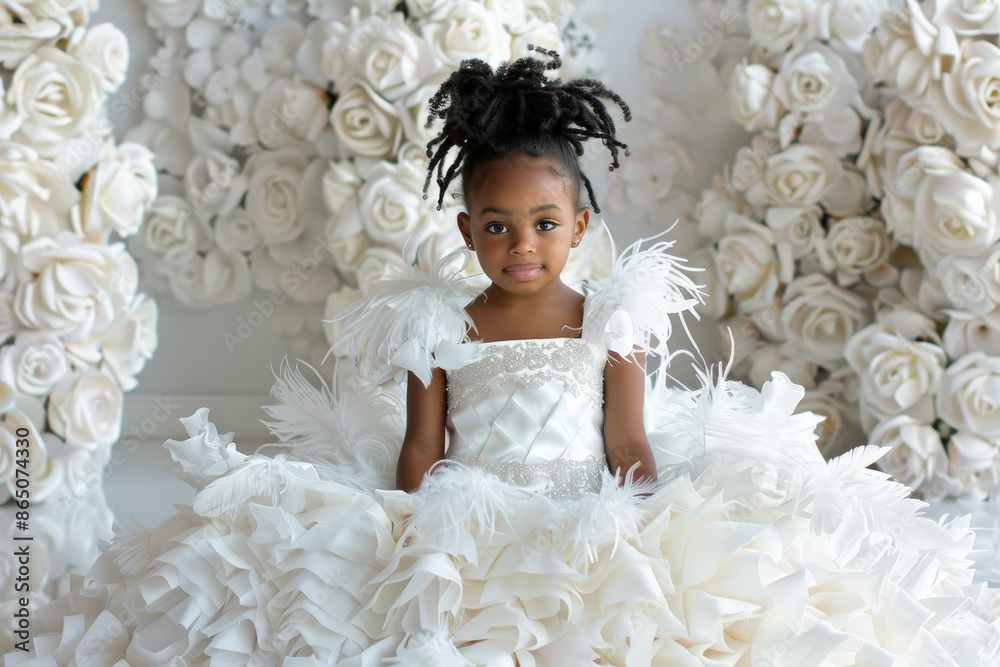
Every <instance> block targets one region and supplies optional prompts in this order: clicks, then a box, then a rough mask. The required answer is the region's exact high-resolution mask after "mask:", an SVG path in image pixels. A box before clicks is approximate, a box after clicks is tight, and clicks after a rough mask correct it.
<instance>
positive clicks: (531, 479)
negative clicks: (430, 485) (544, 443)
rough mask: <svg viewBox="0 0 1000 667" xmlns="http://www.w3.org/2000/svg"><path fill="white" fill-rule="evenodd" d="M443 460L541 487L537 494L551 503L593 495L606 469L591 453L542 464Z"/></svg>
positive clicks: (603, 461) (603, 460)
mask: <svg viewBox="0 0 1000 667" xmlns="http://www.w3.org/2000/svg"><path fill="white" fill-rule="evenodd" d="M446 460H448V461H457V462H459V463H464V464H465V465H470V466H478V467H480V468H482V469H483V470H485V471H486V472H488V473H491V474H493V475H496V476H497V477H498V478H500V479H501V480H502V481H504V482H507V483H508V484H512V485H514V486H532V487H533V486H535V485H537V484H544V486H543V487H542V488H541V490H540V493H543V494H545V495H546V496H548V497H550V498H552V499H553V500H560V499H565V498H574V497H576V496H578V495H580V494H581V493H585V492H591V493H597V492H598V491H600V490H601V483H602V481H603V479H604V471H605V470H607V468H608V464H607V459H606V458H605V457H603V456H600V457H598V456H594V455H593V454H591V455H590V456H588V457H586V458H583V459H576V460H566V459H555V460H552V461H545V462H543V463H521V462H520V461H504V462H503V463H484V462H482V461H480V460H479V459H476V458H471V457H468V456H460V455H455V456H449V457H448V458H447V459H446Z"/></svg>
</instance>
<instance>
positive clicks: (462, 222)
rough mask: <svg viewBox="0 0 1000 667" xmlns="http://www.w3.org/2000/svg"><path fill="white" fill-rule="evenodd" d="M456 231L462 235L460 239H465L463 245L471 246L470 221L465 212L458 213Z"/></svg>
mask: <svg viewBox="0 0 1000 667" xmlns="http://www.w3.org/2000/svg"><path fill="white" fill-rule="evenodd" d="M458 231H460V232H461V233H462V238H463V239H465V245H471V244H472V220H471V219H470V218H469V214H468V213H466V212H465V211H460V212H459V214H458Z"/></svg>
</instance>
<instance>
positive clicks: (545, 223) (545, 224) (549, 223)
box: [537, 220, 559, 232]
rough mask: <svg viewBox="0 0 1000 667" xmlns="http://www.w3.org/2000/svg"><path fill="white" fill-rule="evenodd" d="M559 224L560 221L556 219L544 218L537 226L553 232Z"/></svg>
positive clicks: (544, 230)
mask: <svg viewBox="0 0 1000 667" xmlns="http://www.w3.org/2000/svg"><path fill="white" fill-rule="evenodd" d="M558 226H559V223H558V222H556V221H555V220H542V221H541V222H539V223H538V225H537V227H539V228H540V229H541V231H543V232H551V231H552V230H553V229H555V228H556V227H558Z"/></svg>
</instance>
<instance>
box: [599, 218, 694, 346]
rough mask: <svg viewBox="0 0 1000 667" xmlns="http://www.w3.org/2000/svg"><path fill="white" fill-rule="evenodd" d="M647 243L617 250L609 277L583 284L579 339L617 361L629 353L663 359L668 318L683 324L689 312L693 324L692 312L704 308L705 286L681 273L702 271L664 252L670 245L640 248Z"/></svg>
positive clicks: (670, 329)
mask: <svg viewBox="0 0 1000 667" xmlns="http://www.w3.org/2000/svg"><path fill="white" fill-rule="evenodd" d="M653 238H656V237H653ZM647 240H648V239H639V240H638V241H636V242H635V243H633V244H631V245H630V246H628V247H627V248H626V249H625V250H624V251H622V253H621V255H619V256H618V257H617V258H616V259H615V261H614V263H613V265H612V267H611V271H610V272H609V274H608V276H606V277H604V278H602V279H600V280H593V281H584V283H583V291H584V295H585V296H584V299H585V301H584V318H583V333H584V336H585V337H588V338H589V339H590V340H592V341H593V342H595V343H597V344H600V345H603V346H604V347H605V348H606V349H607V350H608V352H617V353H618V354H620V355H622V356H626V355H628V354H629V353H631V352H633V351H641V352H645V353H647V354H648V353H650V352H655V353H657V354H661V355H667V356H668V355H669V350H668V348H667V340H668V339H669V338H670V334H671V331H672V330H673V321H672V320H673V318H675V317H676V318H679V319H680V320H681V321H683V318H684V316H685V314H686V313H690V314H691V315H692V316H694V317H695V319H698V313H697V311H696V310H695V308H696V306H698V305H699V304H703V303H704V296H705V293H704V292H703V291H702V289H703V287H704V286H703V285H697V284H695V282H694V281H693V280H692V279H691V278H690V276H688V275H687V273H686V272H688V271H700V270H701V269H698V268H690V267H687V266H686V263H687V260H685V259H683V258H680V257H677V256H674V255H671V254H670V253H668V252H667V251H668V250H670V249H671V248H672V247H673V245H674V243H675V242H674V241H669V242H668V241H660V242H657V243H654V244H652V245H650V246H648V247H646V248H643V247H642V245H643V243H645V242H646V241H647Z"/></svg>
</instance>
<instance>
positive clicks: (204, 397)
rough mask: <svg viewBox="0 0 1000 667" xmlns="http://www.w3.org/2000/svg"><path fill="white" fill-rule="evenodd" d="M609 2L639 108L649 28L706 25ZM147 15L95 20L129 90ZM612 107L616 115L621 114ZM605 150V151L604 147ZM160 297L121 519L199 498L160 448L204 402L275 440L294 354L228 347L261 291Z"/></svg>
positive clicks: (612, 56)
mask: <svg viewBox="0 0 1000 667" xmlns="http://www.w3.org/2000/svg"><path fill="white" fill-rule="evenodd" d="M603 3H604V6H605V7H606V11H607V12H608V23H607V27H606V29H605V30H604V32H603V34H601V35H600V36H599V40H600V47H601V49H602V50H603V51H604V53H605V54H606V56H607V59H608V64H607V68H606V73H605V75H604V76H603V77H602V79H603V80H604V81H605V82H606V83H607V84H608V85H609V86H610V87H611V88H612V89H613V90H614V91H616V92H618V93H619V94H620V95H621V96H622V97H623V98H624V99H625V100H626V102H627V103H628V104H629V105H630V106H631V107H632V108H633V109H634V110H638V108H639V107H640V105H641V102H642V100H643V99H644V98H645V97H646V95H647V92H646V86H645V84H644V82H643V79H642V68H641V67H640V64H639V59H638V48H639V44H640V43H641V41H642V38H643V35H644V33H645V31H646V29H647V26H649V25H650V24H652V23H655V22H658V23H659V24H660V25H661V26H663V27H665V28H669V29H672V30H676V31H677V32H679V33H681V34H688V35H691V34H695V33H696V32H697V31H698V30H699V29H701V27H702V26H701V25H700V21H699V19H698V17H696V16H695V15H694V13H693V12H692V10H691V8H690V7H689V5H688V3H687V2H682V1H678V0H629V1H628V2H627V3H625V2H621V1H619V2H615V1H613V0H603ZM143 12H144V7H143V5H142V3H141V2H139V1H138V0H103V2H102V6H101V8H100V10H99V11H98V12H97V14H96V15H95V16H94V17H93V18H92V24H96V23H102V22H106V21H107V22H112V23H114V24H115V25H117V26H118V27H119V28H120V29H121V30H122V31H123V32H125V34H126V35H127V36H128V39H129V44H130V49H131V65H130V69H129V77H128V80H127V81H126V82H125V84H124V85H123V86H122V87H121V89H120V92H119V93H118V94H121V95H127V94H129V91H131V90H134V89H135V86H136V82H137V81H138V79H139V77H140V76H141V75H142V73H143V72H144V71H145V69H146V63H147V61H148V58H149V56H150V54H151V53H152V51H153V49H154V48H155V47H156V39H155V36H154V35H153V34H152V31H150V30H149V29H148V28H147V27H146V25H145V21H144V18H143ZM674 94H675V96H676V97H677V98H682V97H683V95H684V91H683V90H677V91H675V93H674ZM111 102H112V103H113V102H114V99H112V100H111ZM614 113H615V115H614V117H615V118H620V116H619V115H617V112H614ZM140 120H141V109H140V108H139V107H136V108H134V109H133V110H132V111H131V112H130V114H129V115H127V116H125V117H124V118H123V119H122V120H121V121H120V122H119V123H118V126H117V127H116V138H117V139H118V140H119V141H120V140H121V139H122V137H123V136H124V134H125V132H126V131H127V130H128V128H129V127H132V126H134V125H136V124H138V123H139V121H140ZM592 143H595V142H592ZM715 143H716V145H713V146H705V147H700V148H699V149H698V154H697V155H695V156H694V157H695V158H696V161H697V162H698V164H699V165H700V166H701V167H702V169H700V170H699V174H698V181H699V185H706V184H707V182H708V176H709V175H710V173H711V172H712V171H713V170H714V169H715V168H717V167H718V166H719V165H721V163H722V161H723V160H725V159H726V158H727V157H729V156H730V155H731V154H732V151H733V150H734V149H735V146H733V145H731V143H730V145H728V146H727V145H725V143H726V142H725V141H716V142H715ZM600 150H602V151H603V150H605V149H603V147H601V148H600ZM604 156H605V157H607V153H606V152H605V153H604ZM588 176H590V178H591V179H592V180H593V182H594V187H595V194H596V196H597V198H598V201H599V202H602V201H606V200H607V196H608V194H609V193H610V191H611V188H610V184H609V182H608V177H607V172H606V171H604V172H602V173H590V174H588ZM604 217H605V219H606V220H607V222H608V224H609V226H610V227H611V229H612V230H613V231H614V233H615V237H616V242H618V243H619V247H621V244H622V243H625V242H628V241H631V240H634V239H635V238H638V237H639V236H641V235H644V234H648V233H649V231H650V230H649V229H648V228H645V227H644V226H643V225H642V224H640V223H638V222H637V221H635V220H627V219H625V220H616V219H611V218H610V217H609V216H606V215H605V216H604ZM156 298H157V302H158V306H159V347H158V349H157V350H156V354H155V357H154V358H153V359H152V360H151V361H150V362H149V363H148V364H147V365H146V368H145V369H144V371H143V372H142V373H141V374H140V375H139V378H138V379H139V387H138V388H137V389H136V390H134V391H133V392H131V393H130V394H128V395H127V396H126V402H125V411H126V413H125V432H126V434H127V433H128V431H129V430H130V429H136V430H134V431H133V434H135V435H138V436H139V437H138V445H137V444H136V439H133V440H131V441H129V442H130V446H129V447H128V448H122V447H121V444H122V443H119V445H118V447H119V451H120V452H121V454H123V456H121V457H120V460H121V463H120V464H118V465H112V466H111V467H110V469H109V471H108V477H107V480H106V490H107V495H108V501H109V504H110V505H111V507H112V509H113V510H114V511H115V514H116V517H118V519H127V518H129V517H135V518H137V519H139V520H141V521H142V522H144V523H146V524H147V525H149V524H150V523H156V522H158V521H159V520H161V519H163V518H165V517H166V516H168V515H169V514H171V513H172V512H173V508H172V507H171V504H172V503H173V502H187V501H189V500H190V497H191V490H190V489H189V488H188V487H187V486H186V485H184V484H183V483H182V482H179V481H178V480H176V479H175V478H174V477H173V476H172V475H171V474H170V473H169V468H170V467H171V463H172V462H171V461H170V459H169V457H168V456H167V455H166V451H165V450H164V449H163V447H162V446H161V445H162V443H163V440H164V438H166V437H173V438H176V439H179V440H182V439H184V438H185V437H187V436H186V434H185V432H184V429H183V428H182V426H181V424H180V422H179V421H178V419H179V418H180V417H186V416H188V415H189V414H191V413H192V412H193V411H194V409H196V408H197V407H199V406H202V405H205V406H207V407H209V408H210V409H211V414H210V415H209V418H210V419H211V420H212V421H213V422H215V424H216V425H217V426H218V428H219V431H220V432H227V431H235V432H236V434H237V438H236V442H237V445H238V447H239V449H240V450H241V451H244V452H252V451H254V450H255V449H256V448H257V446H259V445H260V444H262V443H263V442H267V436H268V434H267V431H266V429H264V428H263V426H262V425H261V424H260V423H259V419H260V418H262V417H264V416H265V415H264V413H263V411H262V410H261V409H260V406H261V405H266V404H269V403H270V402H271V401H270V399H269V396H268V394H269V391H270V388H271V385H272V382H273V374H272V366H273V367H275V368H276V367H277V364H278V362H279V361H280V360H281V358H282V356H284V355H285V354H289V353H290V350H289V349H288V345H287V342H286V341H285V339H283V338H282V337H281V336H280V335H279V334H277V333H276V332H274V331H273V330H271V329H270V328H269V327H267V326H263V327H261V328H260V329H258V330H256V331H255V333H254V334H253V336H251V337H250V338H249V339H248V340H247V341H246V342H245V343H244V344H242V345H239V346H238V347H236V348H235V350H234V352H233V353H230V352H229V350H228V349H227V347H226V345H225V343H224V341H223V334H224V333H225V332H227V331H228V332H233V331H234V330H235V328H236V325H237V318H239V317H241V316H242V317H246V316H247V314H249V313H250V312H251V311H252V310H253V303H252V298H253V297H249V298H247V299H244V300H242V301H240V302H237V303H235V304H232V305H230V306H226V307H220V308H213V309H210V310H195V309H191V308H187V307H183V306H181V305H179V304H178V303H177V302H176V301H175V300H174V299H173V298H172V297H171V296H169V295H166V294H158V295H156ZM258 298H259V296H258ZM292 356H294V355H292ZM324 370H326V371H327V372H328V369H324ZM157 399H160V401H161V402H160V405H163V404H164V402H165V403H166V404H167V405H168V406H174V407H170V409H169V410H167V411H166V412H167V414H166V418H165V419H161V417H162V416H163V415H164V411H163V410H162V409H161V410H160V411H155V407H156V405H157ZM164 399H165V400H164ZM144 427H146V428H145V430H141V429H142V428H144ZM151 429H155V430H151Z"/></svg>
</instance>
